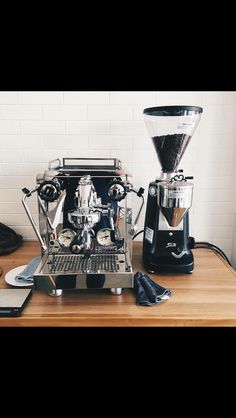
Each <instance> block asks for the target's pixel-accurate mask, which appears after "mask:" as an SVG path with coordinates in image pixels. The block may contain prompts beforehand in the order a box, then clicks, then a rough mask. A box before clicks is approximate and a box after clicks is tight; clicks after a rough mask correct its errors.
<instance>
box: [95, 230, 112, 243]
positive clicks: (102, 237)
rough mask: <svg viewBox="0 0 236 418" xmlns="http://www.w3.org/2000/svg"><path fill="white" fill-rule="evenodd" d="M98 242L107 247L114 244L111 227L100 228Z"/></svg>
mask: <svg viewBox="0 0 236 418" xmlns="http://www.w3.org/2000/svg"><path fill="white" fill-rule="evenodd" d="M97 242H98V244H100V245H103V246H105V247H107V246H108V245H112V239H111V230H110V229H109V228H102V229H99V231H98V232H97Z"/></svg>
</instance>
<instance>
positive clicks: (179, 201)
mask: <svg viewBox="0 0 236 418" xmlns="http://www.w3.org/2000/svg"><path fill="white" fill-rule="evenodd" d="M202 111H203V109H202V108H201V107H197V106H159V107H151V108H147V109H144V120H145V123H146V126H147V129H148V132H149V135H150V136H151V138H152V141H153V145H154V148H155V150H156V153H157V157H158V160H159V162H160V165H161V167H162V170H161V174H160V177H159V178H157V179H156V180H155V181H152V182H151V183H150V184H149V189H148V200H147V207H146V217H145V225H144V237H143V265H144V267H145V269H146V270H147V271H148V272H150V273H154V272H163V273H191V272H192V271H193V268H194V260H193V254H192V251H191V248H192V242H191V238H189V209H190V207H191V205H192V195H193V184H192V183H191V182H189V180H191V179H193V177H192V176H191V177H190V176H185V175H184V173H183V170H181V169H179V168H178V166H179V163H180V161H181V158H182V157H183V154H184V152H185V150H186V148H187V146H188V144H189V141H190V140H191V137H192V136H193V133H194V131H195V129H196V127H197V125H198V123H199V121H200V118H201V114H202Z"/></svg>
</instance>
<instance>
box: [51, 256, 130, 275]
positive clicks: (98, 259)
mask: <svg viewBox="0 0 236 418" xmlns="http://www.w3.org/2000/svg"><path fill="white" fill-rule="evenodd" d="M120 263H121V264H120ZM46 265H47V268H48V270H49V272H50V273H52V274H64V273H71V274H73V273H75V274H78V273H100V272H112V273H113V272H114V273H115V272H117V271H120V266H122V269H121V270H123V268H124V267H125V256H124V254H119V255H118V254H95V255H90V256H89V257H86V256H84V255H77V254H76V255H53V257H52V258H50V259H49V260H48V262H47V263H46Z"/></svg>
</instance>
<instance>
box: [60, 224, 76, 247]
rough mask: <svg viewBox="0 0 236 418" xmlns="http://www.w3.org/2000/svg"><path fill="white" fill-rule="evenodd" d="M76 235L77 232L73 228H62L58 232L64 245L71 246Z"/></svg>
mask: <svg viewBox="0 0 236 418" xmlns="http://www.w3.org/2000/svg"><path fill="white" fill-rule="evenodd" d="M75 236H76V232H75V231H72V229H69V228H65V229H62V230H61V231H60V232H59V234H58V242H59V244H60V245H61V246H62V247H69V246H70V244H71V243H72V241H73V239H74V237H75Z"/></svg>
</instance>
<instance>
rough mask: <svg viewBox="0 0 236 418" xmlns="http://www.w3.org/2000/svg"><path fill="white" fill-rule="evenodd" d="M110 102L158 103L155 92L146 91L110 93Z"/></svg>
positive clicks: (148, 104)
mask: <svg viewBox="0 0 236 418" xmlns="http://www.w3.org/2000/svg"><path fill="white" fill-rule="evenodd" d="M110 103H111V104H115V105H123V104H125V105H129V104H131V105H136V104H145V105H147V106H153V105H155V104H156V94H155V92H149V91H148V92H145V91H119V92H111V93H110Z"/></svg>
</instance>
